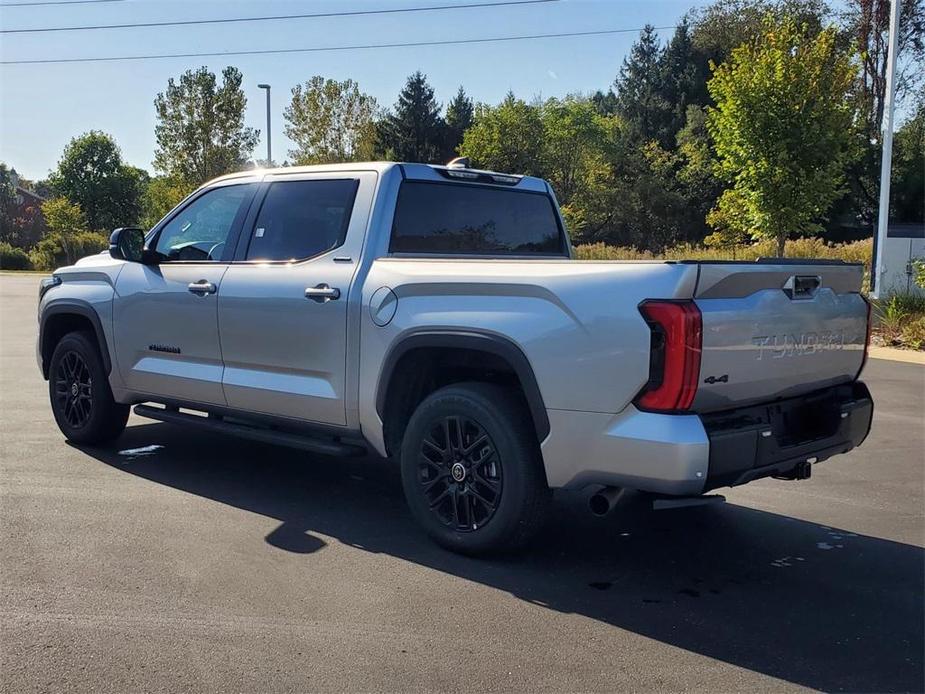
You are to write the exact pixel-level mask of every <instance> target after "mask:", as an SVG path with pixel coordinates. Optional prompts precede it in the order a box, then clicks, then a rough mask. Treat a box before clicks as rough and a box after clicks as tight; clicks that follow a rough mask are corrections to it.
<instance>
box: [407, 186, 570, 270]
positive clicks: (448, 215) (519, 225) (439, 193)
mask: <svg viewBox="0 0 925 694" xmlns="http://www.w3.org/2000/svg"><path fill="white" fill-rule="evenodd" d="M389 250H390V251H391V252H392V253H442V254H455V253H458V254H473V255H488V254H490V255H544V256H549V255H554V256H564V255H567V253H566V247H565V243H564V239H563V236H562V230H561V229H560V227H559V221H558V219H557V216H556V211H555V208H554V207H553V203H552V199H551V198H550V197H549V196H548V195H544V194H542V193H526V192H520V191H514V190H504V189H498V188H488V187H481V186H476V185H467V184H452V183H451V184H443V183H421V182H415V181H405V182H404V183H402V186H401V190H400V191H399V193H398V204H397V207H396V209H395V223H394V225H393V227H392V241H391V245H390V248H389Z"/></svg>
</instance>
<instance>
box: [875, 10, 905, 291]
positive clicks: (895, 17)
mask: <svg viewBox="0 0 925 694" xmlns="http://www.w3.org/2000/svg"><path fill="white" fill-rule="evenodd" d="M900 4H902V0H891V2H890V47H889V53H887V56H886V94H885V95H884V98H885V100H886V103H885V104H884V105H883V127H882V132H881V137H882V139H883V154H882V157H881V159H880V210H879V212H878V213H877V237H876V238H875V239H874V265H873V267H872V268H871V273H870V275H871V277H870V281H871V285H872V286H871V290H872V291H871V293H870V295H871V296H872V297H873V298H874V299H879V298H880V290H881V289H882V287H883V271H884V269H885V267H884V264H883V257H884V255H885V253H884V251H885V250H886V238H887V237H886V233H887V227H888V225H889V222H890V173H891V171H892V165H893V106H894V97H895V96H896V80H895V75H896V54H897V53H898V52H899V6H900Z"/></svg>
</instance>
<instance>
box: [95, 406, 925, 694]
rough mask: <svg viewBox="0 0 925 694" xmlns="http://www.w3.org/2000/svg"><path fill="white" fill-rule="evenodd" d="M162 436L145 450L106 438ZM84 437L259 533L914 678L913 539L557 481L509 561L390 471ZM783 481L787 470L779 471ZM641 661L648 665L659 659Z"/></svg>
mask: <svg viewBox="0 0 925 694" xmlns="http://www.w3.org/2000/svg"><path fill="white" fill-rule="evenodd" d="M155 443H156V444H160V445H161V446H163V448H162V449H160V450H157V451H156V452H154V453H152V454H150V455H146V456H138V457H131V456H124V455H120V454H119V453H118V451H119V450H123V449H128V448H133V447H143V446H146V445H148V444H155ZM116 446H117V447H113V448H111V449H85V452H86V453H87V454H88V455H91V456H93V457H95V458H97V459H98V460H100V461H102V462H104V463H106V464H107V465H110V466H112V467H113V468H116V469H118V470H120V471H123V472H126V473H128V474H131V475H136V476H138V477H140V478H143V479H146V480H150V481H151V482H155V483H157V484H162V485H167V486H169V487H173V488H176V489H179V490H182V491H184V492H187V493H191V494H196V495H199V496H202V497H205V498H208V499H211V500H214V501H218V502H221V503H223V504H227V505H230V506H232V507H236V508H239V509H243V510H246V511H248V512H250V513H257V514H262V515H264V516H267V517H271V518H275V519H278V520H279V521H280V525H279V527H278V528H277V529H276V530H274V531H273V532H272V533H270V535H268V536H267V537H266V541H267V542H268V543H270V544H272V545H273V546H274V547H277V548H279V549H280V550H283V551H289V552H298V553H304V554H306V555H307V556H306V561H310V555H311V553H312V552H316V551H319V550H323V548H324V547H325V544H326V543H325V541H324V540H323V539H322V538H321V537H318V535H324V536H328V537H334V538H337V540H338V541H339V542H341V543H344V544H346V545H350V546H353V547H357V548H360V549H362V550H365V551H368V552H375V553H385V554H388V555H391V556H395V557H399V558H401V559H404V560H407V561H410V562H416V563H418V564H421V565H423V566H427V567H430V568H432V569H435V570H438V571H443V572H446V573H449V574H453V575H455V576H460V577H462V578H465V579H467V580H470V581H475V582H478V583H481V584H484V585H486V586H490V587H493V588H496V589H498V590H503V591H506V592H508V593H510V594H512V595H514V596H517V597H518V598H520V599H522V600H525V601H528V602H530V603H533V604H537V605H542V606H545V607H547V608H549V609H552V610H558V611H562V612H566V613H576V614H580V615H584V616H586V617H588V618H591V619H595V620H599V621H601V622H604V623H607V624H611V625H613V626H615V627H619V628H621V629H627V630H630V631H632V632H635V633H638V634H641V635H644V636H646V637H649V638H652V639H657V640H658V641H661V642H663V643H667V644H671V645H673V646H677V647H679V648H684V649H687V650H689V651H692V652H694V653H698V654H702V655H704V656H708V657H710V658H716V659H719V660H722V661H725V662H728V663H731V664H733V665H736V666H739V667H743V668H747V669H750V670H753V671H756V672H760V673H764V674H766V675H770V676H772V677H777V678H781V679H783V680H787V681H790V682H793V683H796V684H800V685H804V686H808V687H812V688H815V689H822V690H828V691H839V690H847V691H918V690H921V688H922V686H923V677H925V673H923V655H922V654H923V651H925V637H923V608H922V596H923V583H925V551H923V550H922V549H921V548H919V547H915V546H911V545H905V544H900V543H896V542H891V541H887V540H882V539H878V538H874V537H867V536H862V535H857V534H855V533H853V532H851V531H849V530H839V529H836V528H828V527H824V526H820V525H817V524H814V523H808V522H804V521H800V520H796V519H794V518H789V517H785V516H780V515H775V514H771V513H765V512H762V511H756V510H751V509H748V508H745V507H741V506H735V505H733V504H721V505H718V506H711V507H700V508H691V509H679V510H673V511H659V512H655V513H653V512H652V511H649V510H646V509H644V508H642V507H641V504H640V505H639V506H637V507H634V506H633V505H632V504H630V505H629V507H628V508H624V509H617V510H616V511H615V512H614V513H612V514H611V515H610V516H608V517H607V518H605V519H603V520H602V519H597V518H594V517H592V516H590V514H589V513H588V512H587V511H586V510H585V506H584V503H585V497H584V496H583V495H577V494H559V495H557V502H556V504H555V508H554V512H553V514H552V517H551V518H550V523H549V525H548V528H547V530H546V532H545V533H544V534H543V536H542V537H541V538H540V539H539V541H538V542H537V543H536V544H535V546H534V547H532V548H531V550H530V551H529V552H527V553H524V554H522V555H520V556H517V557H513V558H497V559H490V560H485V559H483V560H476V559H467V558H464V557H459V556H456V555H454V554H452V553H449V552H446V551H444V550H442V549H440V548H438V547H436V546H434V545H433V544H431V543H430V541H429V540H428V539H427V538H426V537H425V536H424V535H423V534H422V533H421V532H420V531H419V530H418V528H417V526H415V524H414V523H413V521H412V520H411V517H410V515H409V514H408V512H407V511H406V509H405V504H404V499H403V497H402V493H401V485H400V480H399V477H398V473H397V470H396V469H395V467H394V466H391V465H389V464H387V463H385V462H384V461H382V460H379V459H372V458H367V459H360V460H348V461H345V460H339V459H326V458H321V457H318V458H313V459H307V456H306V454H304V453H300V452H298V451H290V450H286V449H276V448H269V447H266V446H261V445H260V444H256V443H251V442H246V441H239V440H235V439H229V438H223V437H219V436H215V435H209V434H201V433H199V432H190V431H189V430H187V429H181V428H179V427H176V426H173V425H169V424H150V425H145V426H134V427H130V428H128V429H127V430H126V432H125V434H124V435H123V436H122V437H121V438H120V439H119V441H118V442H117V444H116ZM782 484H784V483H782ZM658 667H659V666H658V663H652V668H653V669H656V668H658Z"/></svg>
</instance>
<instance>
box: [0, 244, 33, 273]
mask: <svg viewBox="0 0 925 694" xmlns="http://www.w3.org/2000/svg"><path fill="white" fill-rule="evenodd" d="M31 269H32V261H31V260H29V256H28V254H27V253H26V252H25V251H24V250H23V249H22V248H16V247H15V246H11V245H10V244H9V243H7V242H6V241H0V270H31Z"/></svg>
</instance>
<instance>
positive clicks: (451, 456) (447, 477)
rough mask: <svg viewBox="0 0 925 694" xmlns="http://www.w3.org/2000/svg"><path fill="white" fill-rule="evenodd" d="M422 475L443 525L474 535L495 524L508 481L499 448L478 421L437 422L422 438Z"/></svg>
mask: <svg viewBox="0 0 925 694" xmlns="http://www.w3.org/2000/svg"><path fill="white" fill-rule="evenodd" d="M418 471H419V482H420V484H421V487H422V491H423V493H424V496H425V498H426V499H427V503H428V506H429V508H430V511H431V513H433V514H434V515H435V516H436V517H437V518H438V519H439V520H440V522H441V523H442V524H443V525H445V526H447V527H449V528H452V529H453V530H455V531H456V532H472V531H474V530H478V529H479V528H481V527H483V526H484V525H486V524H487V523H488V522H490V521H491V519H492V516H494V514H495V510H496V509H497V507H498V504H499V502H500V500H501V494H502V491H503V484H504V479H503V472H502V467H501V459H500V457H499V456H498V452H497V448H496V447H495V444H494V442H493V441H492V440H491V437H490V436H489V435H488V433H487V432H486V431H485V429H484V428H483V427H482V426H481V425H480V424H479V423H478V422H477V421H475V420H474V419H472V418H470V417H464V416H449V417H440V418H438V419H435V420H433V421H432V422H431V423H430V426H429V427H428V429H427V433H426V434H425V436H424V438H422V439H421V449H420V458H419V467H418Z"/></svg>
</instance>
